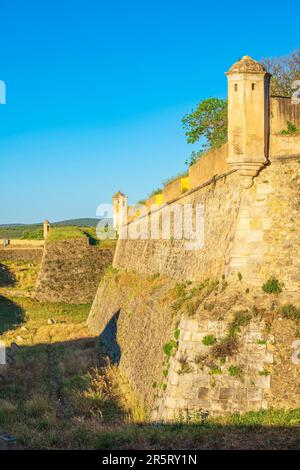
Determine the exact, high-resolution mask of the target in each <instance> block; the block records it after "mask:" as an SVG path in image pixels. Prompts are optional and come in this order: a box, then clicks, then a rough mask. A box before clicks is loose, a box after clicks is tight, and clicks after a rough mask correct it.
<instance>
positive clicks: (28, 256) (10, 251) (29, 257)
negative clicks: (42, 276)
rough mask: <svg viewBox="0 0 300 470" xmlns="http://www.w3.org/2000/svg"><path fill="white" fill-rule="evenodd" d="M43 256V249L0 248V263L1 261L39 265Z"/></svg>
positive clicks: (24, 247)
mask: <svg viewBox="0 0 300 470" xmlns="http://www.w3.org/2000/svg"><path fill="white" fill-rule="evenodd" d="M42 256H43V247H35V248H31V247H30V246H29V247H27V246H23V247H15V246H9V247H6V248H0V262H1V261H19V260H22V261H29V262H32V263H39V262H40V261H41V259H42Z"/></svg>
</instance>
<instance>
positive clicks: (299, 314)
mask: <svg viewBox="0 0 300 470" xmlns="http://www.w3.org/2000/svg"><path fill="white" fill-rule="evenodd" d="M280 313H281V315H282V316H283V318H288V319H289V320H300V309H299V308H297V307H295V305H293V304H285V305H282V306H281V307H280Z"/></svg>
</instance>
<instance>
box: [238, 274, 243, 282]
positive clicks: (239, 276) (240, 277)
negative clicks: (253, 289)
mask: <svg viewBox="0 0 300 470" xmlns="http://www.w3.org/2000/svg"><path fill="white" fill-rule="evenodd" d="M237 277H238V280H239V281H241V280H242V279H243V276H242V274H241V273H240V272H238V273H237Z"/></svg>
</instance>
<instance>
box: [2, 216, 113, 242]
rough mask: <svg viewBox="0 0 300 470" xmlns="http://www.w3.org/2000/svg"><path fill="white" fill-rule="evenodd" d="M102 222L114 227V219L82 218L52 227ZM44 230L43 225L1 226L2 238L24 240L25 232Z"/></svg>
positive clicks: (54, 223) (57, 223) (60, 222)
mask: <svg viewBox="0 0 300 470" xmlns="http://www.w3.org/2000/svg"><path fill="white" fill-rule="evenodd" d="M100 220H102V221H103V220H104V221H105V223H108V225H109V226H111V225H112V219H96V218H86V219H84V218H82V219H68V220H61V221H59V222H53V224H52V225H55V226H56V225H58V226H65V227H68V226H75V227H96V226H97V224H98V222H99V221H100ZM39 228H42V223H39V224H0V238H8V239H14V238H22V237H23V233H24V232H31V231H35V230H38V229H39Z"/></svg>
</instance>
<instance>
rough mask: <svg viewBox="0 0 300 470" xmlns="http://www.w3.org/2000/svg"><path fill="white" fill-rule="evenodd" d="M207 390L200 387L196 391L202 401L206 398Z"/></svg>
mask: <svg viewBox="0 0 300 470" xmlns="http://www.w3.org/2000/svg"><path fill="white" fill-rule="evenodd" d="M208 392H209V389H208V388H207V387H200V388H199V389H198V398H199V399H201V400H203V399H206V398H207V397H208Z"/></svg>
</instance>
